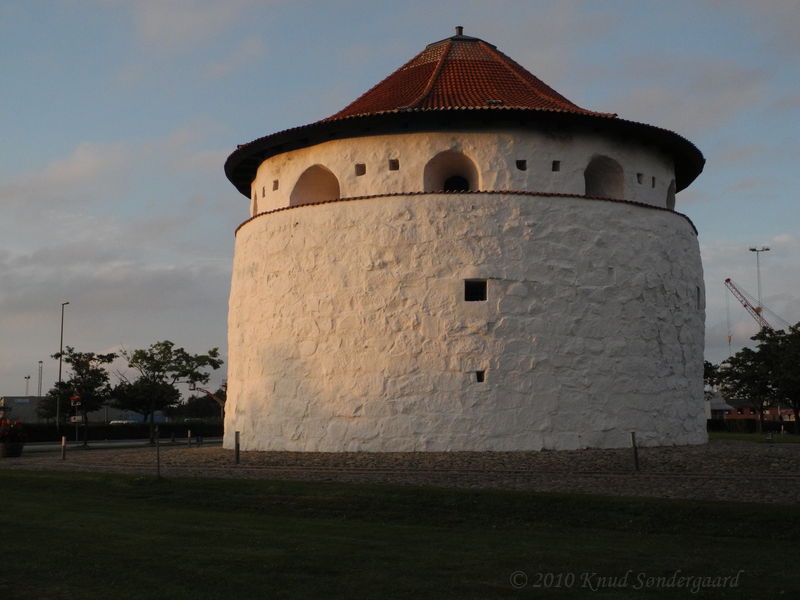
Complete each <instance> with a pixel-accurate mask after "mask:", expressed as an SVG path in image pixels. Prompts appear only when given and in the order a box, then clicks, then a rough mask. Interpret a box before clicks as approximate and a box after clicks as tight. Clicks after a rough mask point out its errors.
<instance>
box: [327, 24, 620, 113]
mask: <svg viewBox="0 0 800 600" xmlns="http://www.w3.org/2000/svg"><path fill="white" fill-rule="evenodd" d="M464 108H472V109H474V108H480V109H487V108H488V109H510V108H511V109H527V110H544V111H558V112H568V113H580V114H588V115H595V116H602V117H614V116H616V115H613V114H607V113H597V112H592V111H589V110H586V109H583V108H581V107H579V106H578V105H576V104H573V103H572V102H570V101H569V100H567V99H566V98H565V97H564V96H562V95H561V94H559V93H558V92H556V91H555V90H554V89H553V88H551V87H549V86H548V85H546V84H545V83H544V82H542V81H541V80H540V79H538V78H537V77H535V76H534V75H532V74H531V73H529V72H528V71H526V70H525V69H524V68H523V67H521V66H520V65H519V64H517V63H516V62H514V61H513V60H512V59H511V58H509V57H508V56H506V55H505V54H503V53H502V52H500V51H499V50H497V48H496V47H495V46H493V45H492V44H489V43H487V42H484V41H483V40H481V39H478V38H474V37H469V36H465V35H461V33H460V31H459V34H458V35H455V36H453V37H451V38H447V39H444V40H442V41H440V42H435V43H433V44H429V45H428V46H427V47H426V48H425V50H423V51H422V52H420V53H419V54H418V55H417V56H415V57H414V58H412V59H411V60H410V61H408V62H407V63H406V64H405V65H403V66H402V67H400V68H399V69H398V70H397V71H395V72H394V73H392V74H391V75H389V76H388V77H387V78H386V79H384V80H383V81H381V82H380V83H379V84H378V85H376V86H375V87H373V88H372V89H371V90H369V91H368V92H366V93H365V94H363V95H362V96H361V97H360V98H358V99H356V100H355V101H354V102H352V103H351V104H349V105H348V106H346V107H345V108H344V109H342V110H340V111H339V112H337V113H336V114H334V115H332V116H331V117H329V118H328V119H325V120H326V121H330V120H338V119H343V118H347V117H354V116H364V115H373V114H380V113H386V112H405V111H423V110H446V109H464Z"/></svg>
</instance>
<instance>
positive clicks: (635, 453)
mask: <svg viewBox="0 0 800 600" xmlns="http://www.w3.org/2000/svg"><path fill="white" fill-rule="evenodd" d="M631 448H633V468H634V469H635V470H636V471H638V470H639V448H637V447H636V432H635V431H631Z"/></svg>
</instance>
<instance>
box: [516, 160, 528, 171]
mask: <svg viewBox="0 0 800 600" xmlns="http://www.w3.org/2000/svg"><path fill="white" fill-rule="evenodd" d="M517 169H519V170H520V171H527V170H528V161H527V160H518V161H517Z"/></svg>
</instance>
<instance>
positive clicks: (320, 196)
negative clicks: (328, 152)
mask: <svg viewBox="0 0 800 600" xmlns="http://www.w3.org/2000/svg"><path fill="white" fill-rule="evenodd" d="M337 198H339V180H338V179H336V175H334V174H333V173H332V172H331V170H330V169H328V168H326V167H323V166H322V165H314V166H312V167H309V168H307V169H306V170H305V171H303V174H302V175H300V177H299V178H298V180H297V183H295V184H294V189H293V190H292V193H291V194H290V195H289V206H297V205H298V204H309V203H311V202H322V201H324V200H336V199H337Z"/></svg>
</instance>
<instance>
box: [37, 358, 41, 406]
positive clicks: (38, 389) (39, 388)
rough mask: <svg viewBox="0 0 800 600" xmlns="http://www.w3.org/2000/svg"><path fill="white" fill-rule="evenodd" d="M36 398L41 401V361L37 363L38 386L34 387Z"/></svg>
mask: <svg viewBox="0 0 800 600" xmlns="http://www.w3.org/2000/svg"><path fill="white" fill-rule="evenodd" d="M36 396H37V397H38V398H39V400H41V399H42V361H39V384H38V386H37V387H36Z"/></svg>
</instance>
